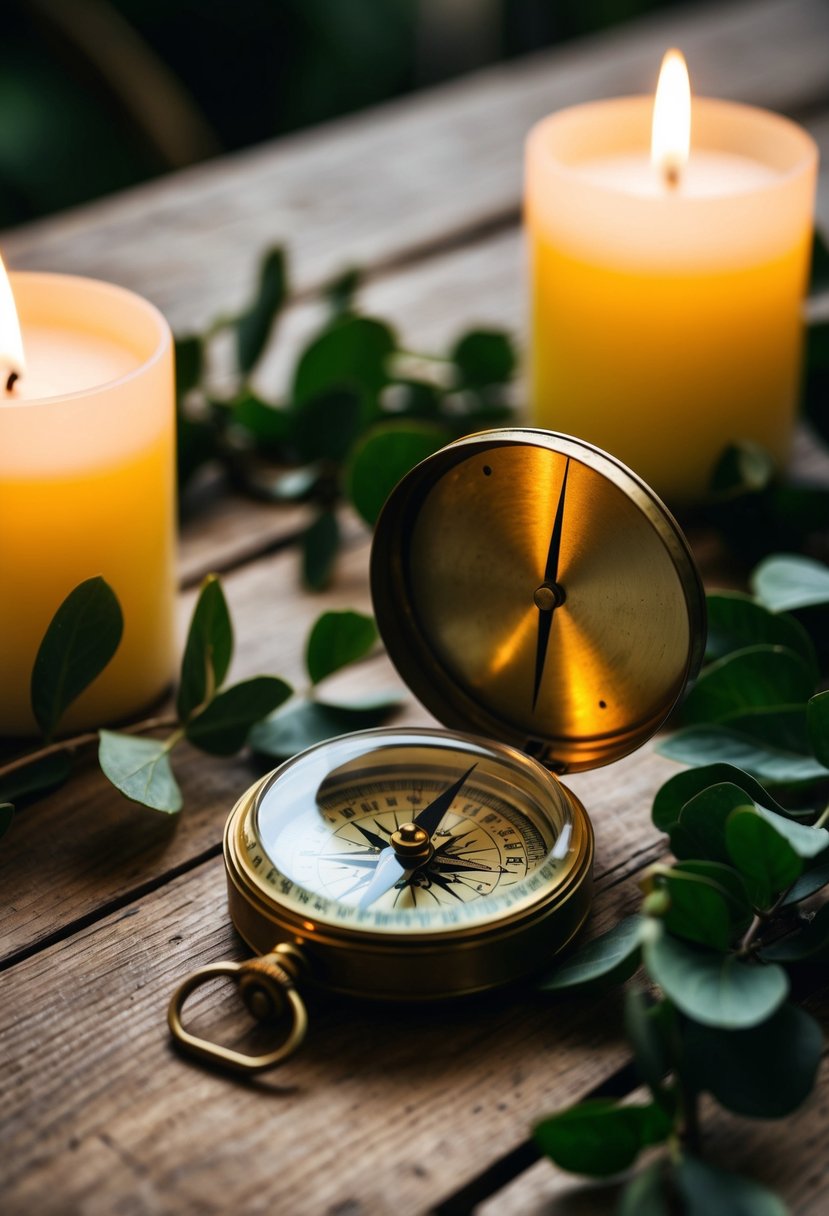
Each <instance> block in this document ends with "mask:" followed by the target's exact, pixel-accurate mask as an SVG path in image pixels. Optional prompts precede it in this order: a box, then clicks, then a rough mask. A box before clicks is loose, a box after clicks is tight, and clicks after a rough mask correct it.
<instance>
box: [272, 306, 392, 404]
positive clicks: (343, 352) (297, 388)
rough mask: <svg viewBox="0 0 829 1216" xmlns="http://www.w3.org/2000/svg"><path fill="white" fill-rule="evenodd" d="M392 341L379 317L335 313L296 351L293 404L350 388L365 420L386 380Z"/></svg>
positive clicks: (388, 329) (389, 329)
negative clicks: (356, 393) (311, 338)
mask: <svg viewBox="0 0 829 1216" xmlns="http://www.w3.org/2000/svg"><path fill="white" fill-rule="evenodd" d="M396 345H397V339H396V336H395V334H394V331H393V330H392V329H391V328H390V327H389V326H388V325H386V324H385V323H384V322H382V321H375V320H373V319H372V318H370V317H355V316H352V315H350V314H345V315H343V316H339V317H336V318H335V319H334V320H333V321H332V322H331V323H330V324H329V325H328V326H327V327H326V328H325V329H324V330H323V331H322V332H321V333H320V334H318V335H317V336H316V337H315V338H314V339H313V340H312V341H311V342H310V343H309V344H308V346H306V348H305V350H304V351H303V352H302V354H301V355H300V358H299V361H298V363H297V366H296V369H295V371H294V382H293V387H292V390H291V400H292V402H293V405H294V408H296V407H297V406H300V405H302V404H303V402H306V401H310V400H311V398H312V397H318V396H319V395H320V394H322V393H328V392H330V391H331V390H332V389H343V388H350V389H354V390H356V391H357V392H358V393H359V395H360V397H361V400H362V402H363V421H364V422H366V421H369V420H370V418H371V417H372V415H373V412H374V409H375V406H376V399H377V395H378V393H379V392H380V389H381V388H382V387H383V385H385V384H387V383H388V380H389V372H388V361H389V359H390V357H391V355H392V353H393V351H394V350H395V347H396Z"/></svg>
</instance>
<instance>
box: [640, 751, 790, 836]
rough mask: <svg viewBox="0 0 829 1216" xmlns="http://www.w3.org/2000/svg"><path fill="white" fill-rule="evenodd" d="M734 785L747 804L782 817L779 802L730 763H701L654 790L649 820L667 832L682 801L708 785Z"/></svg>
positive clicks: (686, 800) (679, 810) (682, 805)
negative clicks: (769, 810)
mask: <svg viewBox="0 0 829 1216" xmlns="http://www.w3.org/2000/svg"><path fill="white" fill-rule="evenodd" d="M721 784H729V785H736V786H737V787H738V788H739V789H741V790H743V792H744V793H746V794H748V798H749V801H750V802H759V803H760V804H761V805H762V806H767V807H769V808H770V809H771V810H773V811H778V812H779V813H780V814H785V811H784V810H783V808H782V806H781V805H780V804H779V802H775V800H774V798H772V796H771V794H770V793H769V792H768V791H767V790H765V789H764V788H763V786H762V785H761V784H760V782H759V781H756V780H755V779H754V777H752V776H750V774H749V773H744V772H743V770H742V769H740V768H735V767H734V765H733V764H703V765H701V766H700V767H699V768H693V769H689V770H688V771H687V772H684V773H677V774H676V776H675V777H670V778H669V779H668V780H667V781H666V782H665V784H664V785H663V786H662V787H661V789H659V790H658V791H657V794H656V797H655V798H654V800H653V810H652V812H651V818H652V820H653V822H654V825H655V826H656V827H658V828H660V829H661V830H662V831H663V832H667V831H668V829H669V828H670V827H672V826H673V824H675V823H677V822H678V821H679V815H680V812H681V810H682V808H683V807H684V806H685V804H686V802H690V800H691V799H692V798H693V797H694V796H695V795H696V794H699V793H702V791H703V790H706V789H708V788H709V786H712V785H721Z"/></svg>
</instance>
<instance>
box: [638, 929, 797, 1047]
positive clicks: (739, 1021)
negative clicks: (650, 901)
mask: <svg viewBox="0 0 829 1216" xmlns="http://www.w3.org/2000/svg"><path fill="white" fill-rule="evenodd" d="M644 954H645V966H646V967H647V969H648V973H649V974H650V976H651V979H652V980H654V982H655V983H657V984H658V985H659V987H660V988H661V989H662V991H663V992H664V993H665V995H666V996H667V997H668V999H669V1000H671V1001H673V1003H674V1004H675V1005H676V1006H677V1008H678V1009H679V1010H680V1011H681V1012H682V1013H684V1014H685V1015H686V1016H687V1017H689V1018H693V1019H694V1021H696V1022H701V1023H702V1024H703V1025H704V1026H720V1027H722V1028H724V1029H733V1030H740V1029H747V1028H748V1027H750V1026H757V1025H759V1023H760V1022H764V1021H765V1020H766V1018H768V1017H771V1015H772V1014H773V1013H774V1011H775V1010H776V1009H778V1008H779V1006H780V1005H782V1003H783V1001H784V1000H785V999H786V995H787V993H788V991H789V981H788V979H787V977H786V973H785V971H784V970H783V968H782V967H778V966H776V965H771V966H758V965H757V964H755V963H744V962H741V961H740V959H738V958H736V957H735V956H734V955H733V954H718V953H715V952H714V951H711V950H702V949H700V948H699V947H696V946H690V945H686V944H685V942H681V941H679V940H678V939H677V938H675V937H672V936H671V934H670V933H661V934H659V935H657V936H654V937H653V938H651V939H649V940H647V941H646V942H645V946H644Z"/></svg>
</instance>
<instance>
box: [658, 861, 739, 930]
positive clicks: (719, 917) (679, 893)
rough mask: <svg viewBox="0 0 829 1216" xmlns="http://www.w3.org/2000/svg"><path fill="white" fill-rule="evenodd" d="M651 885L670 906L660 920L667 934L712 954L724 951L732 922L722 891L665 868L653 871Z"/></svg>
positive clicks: (707, 882)
mask: <svg viewBox="0 0 829 1216" xmlns="http://www.w3.org/2000/svg"><path fill="white" fill-rule="evenodd" d="M654 869H655V870H657V871H658V872H656V873H654V872H653V871H651V877H650V879H649V881H650V882H652V883H653V886H654V887H655V888H656V889H657V890H659V889H662V890H665V891H667V893H668V896H669V903H668V906H667V908H666V909H665V911H664V912H663V913H661V914H660V915H661V920H662V923H663V924H664V926H665V928H666V929H667V930H668V932H669V933H674V934H676V936H677V937H683V938H685V939H686V940H687V941H691V942H698V943H699V944H700V945H702V946H712V947H713V948H714V949H715V950H727V949H728V946H729V943H730V940H731V935H732V921H731V913H730V909H729V906H728V902H727V899H726V896H725V893H724V892H723V891H720V889H719V888H718V887H717V886H715V884H714V883H712V882H710V881H709V880H708V879H707V878H703V877H702V876H701V875H698V874H689V873H687V872H683V871H681V870H672V869H670V868H669V867H668V866H659V867H654Z"/></svg>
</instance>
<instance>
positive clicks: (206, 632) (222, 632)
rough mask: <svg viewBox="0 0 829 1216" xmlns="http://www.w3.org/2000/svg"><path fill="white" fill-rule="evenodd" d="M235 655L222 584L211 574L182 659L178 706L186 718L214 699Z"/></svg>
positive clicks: (194, 611) (201, 594)
mask: <svg viewBox="0 0 829 1216" xmlns="http://www.w3.org/2000/svg"><path fill="white" fill-rule="evenodd" d="M232 655H233V626H232V624H231V621H230V613H229V612H228V608H227V601H226V600H225V597H224V592H223V591H222V584H221V583H220V581H219V579H218V578H217V577H216V575H215V574H209V575H208V576H207V578H206V579H205V580H204V582H203V583H202V585H201V590H200V592H199V598H198V600H197V602H196V607H195V609H194V610H193V615H192V617H191V619H190V629H189V631H188V633H187V642H186V644H185V647H184V657H183V658H182V661H181V680H180V683H179V689H178V698H177V702H176V705H177V709H178V716H179V718H180V719H181V721H182V722H186V721H187V719H188V718H189V717H190V716H191V714H193V713H195V711H196V710H197V709H199V708H200V706H202V705H203V704H204V703H205V701H208V700H210V698H211V697H212V696H213V694H214V692H215V691H216V689H217V688H219V687H220V686H221V684H222V681H223V680H224V678H225V676H226V675H227V669H228V667H229V666H230V660H231V657H232Z"/></svg>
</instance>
